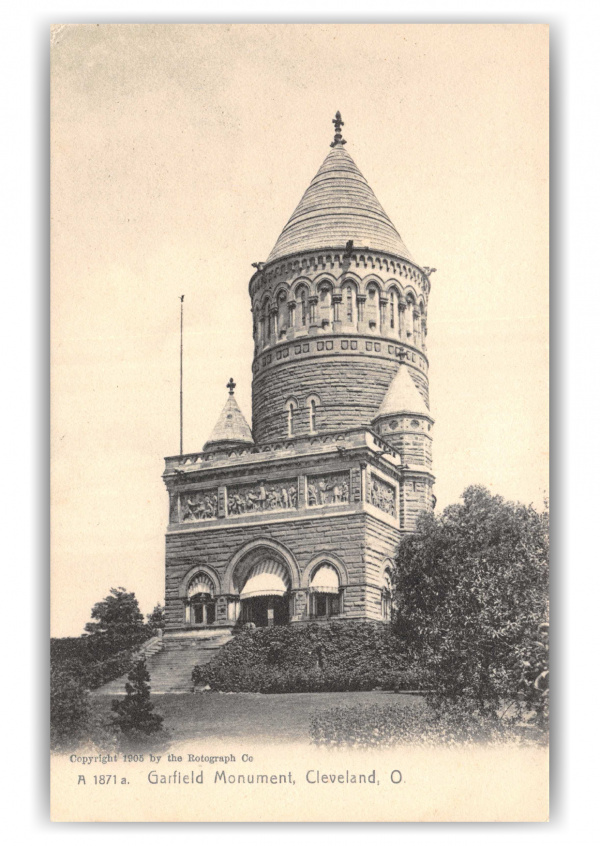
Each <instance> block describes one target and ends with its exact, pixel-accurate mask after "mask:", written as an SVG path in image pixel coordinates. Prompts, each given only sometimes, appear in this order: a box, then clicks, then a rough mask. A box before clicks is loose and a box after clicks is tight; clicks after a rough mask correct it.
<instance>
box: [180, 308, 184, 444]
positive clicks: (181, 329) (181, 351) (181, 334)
mask: <svg viewBox="0 0 600 846" xmlns="http://www.w3.org/2000/svg"><path fill="white" fill-rule="evenodd" d="M184 296H185V294H182V295H181V296H180V297H179V299H180V301H181V306H180V315H179V455H183V298H184Z"/></svg>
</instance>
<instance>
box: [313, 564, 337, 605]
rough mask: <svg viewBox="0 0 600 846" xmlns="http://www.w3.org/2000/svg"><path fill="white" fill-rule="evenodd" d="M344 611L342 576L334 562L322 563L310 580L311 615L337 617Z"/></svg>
mask: <svg viewBox="0 0 600 846" xmlns="http://www.w3.org/2000/svg"><path fill="white" fill-rule="evenodd" d="M341 613H342V592H341V590H340V577H339V576H338V572H337V570H336V568H335V567H334V566H333V564H329V563H328V562H324V563H323V564H320V565H319V566H318V567H317V569H316V570H315V572H314V573H313V575H312V578H311V580H310V616H311V617H315V618H323V617H337V616H338V615H339V614H341Z"/></svg>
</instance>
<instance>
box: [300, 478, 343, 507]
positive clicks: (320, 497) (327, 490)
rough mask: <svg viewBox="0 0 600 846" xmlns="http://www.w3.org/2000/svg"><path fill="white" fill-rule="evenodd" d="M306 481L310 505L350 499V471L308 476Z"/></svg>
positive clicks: (329, 503) (328, 503) (331, 503)
mask: <svg viewBox="0 0 600 846" xmlns="http://www.w3.org/2000/svg"><path fill="white" fill-rule="evenodd" d="M306 481H307V489H308V504H309V506H311V505H334V504H336V503H342V502H348V501H349V492H350V473H328V474H327V475H324V476H307V478H306Z"/></svg>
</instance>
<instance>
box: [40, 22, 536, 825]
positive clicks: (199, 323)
mask: <svg viewBox="0 0 600 846" xmlns="http://www.w3.org/2000/svg"><path fill="white" fill-rule="evenodd" d="M50 38H51V275H52V280H51V284H52V314H51V321H52V377H51V378H52V597H51V625H52V631H51V636H52V640H51V703H50V712H51V713H50V722H51V753H50V754H51V794H52V796H51V809H52V819H53V820H55V821H163V822H166V821H182V822H187V821H198V822H202V821H211V822H212V821H230V822H232V821H256V822H262V821H273V822H275V821H309V822H318V821H331V822H335V821H342V822H351V821H363V822H405V821H419V822H432V821H436V822H440V821H515V822H516V821H545V820H547V818H548V748H549V747H548V743H549V738H548V719H549V673H548V638H549V607H548V507H549V506H548V494H549V490H548V300H549V297H548V278H549V268H548V247H549V241H548V192H549V187H548V169H549V156H548V106H549V102H548V100H549V95H548V27H547V26H545V25H538V24H536V25H524V24H514V25H513V24H497V25H496V24H493V25H492V24H480V25H465V24H444V25H437V24H428V25H417V24H394V25H382V24H378V25H375V24H373V25H372V24H361V25H346V24H328V25H321V24H311V25H309V24H273V25H271V24H243V25H242V24H237V25H231V24H219V25H217V24H187V25H183V24H114V25H112V24H100V25H96V24H75V25H70V24H56V25H54V26H53V27H52V28H51V32H50Z"/></svg>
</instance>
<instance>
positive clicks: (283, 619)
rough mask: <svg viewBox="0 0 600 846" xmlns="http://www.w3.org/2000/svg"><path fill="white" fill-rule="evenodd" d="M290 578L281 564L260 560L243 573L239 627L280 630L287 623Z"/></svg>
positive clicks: (273, 560) (271, 560)
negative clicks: (252, 625)
mask: <svg viewBox="0 0 600 846" xmlns="http://www.w3.org/2000/svg"><path fill="white" fill-rule="evenodd" d="M290 586H291V583H290V575H289V573H288V570H287V568H286V566H285V564H283V562H281V561H279V560H277V559H275V558H269V557H264V558H260V559H259V560H258V561H257V562H256V563H255V564H253V565H252V566H251V567H250V569H249V570H248V571H247V574H246V576H245V578H244V579H243V584H242V587H241V590H240V602H241V615H240V619H241V621H242V622H243V623H254V625H255V626H283V625H285V624H286V623H288V622H289V619H290Z"/></svg>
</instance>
